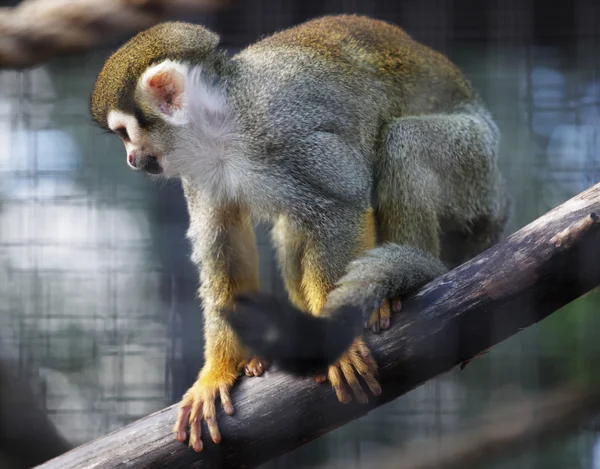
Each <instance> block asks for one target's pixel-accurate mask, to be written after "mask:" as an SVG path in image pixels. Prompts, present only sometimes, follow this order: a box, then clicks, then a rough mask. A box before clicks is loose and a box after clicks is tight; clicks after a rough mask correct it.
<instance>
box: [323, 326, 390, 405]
mask: <svg viewBox="0 0 600 469" xmlns="http://www.w3.org/2000/svg"><path fill="white" fill-rule="evenodd" d="M376 374H377V364H376V363H375V360H374V359H373V357H372V356H371V351H370V350H369V347H368V346H367V344H366V343H365V341H364V339H362V338H361V337H359V338H357V339H355V340H354V342H353V343H352V345H351V346H350V349H349V350H348V351H347V352H345V353H344V354H343V355H342V357H341V358H340V359H339V360H338V361H337V362H336V363H335V364H333V365H332V366H330V367H329V370H328V371H327V376H324V375H320V376H317V378H316V380H317V382H318V383H322V382H324V381H325V380H326V379H329V382H330V383H331V386H333V389H334V390H335V394H336V396H337V398H338V400H339V401H340V402H342V403H343V404H347V403H348V402H350V401H351V400H352V397H351V395H350V393H349V392H348V389H347V387H346V385H345V384H344V380H345V381H346V383H347V384H348V385H350V388H351V389H352V392H353V394H354V396H355V397H356V400H357V401H358V402H360V403H366V402H367V401H368V400H369V399H368V397H367V394H366V393H365V392H364V390H363V388H362V386H361V385H360V382H359V381H358V375H360V376H361V377H362V379H363V380H364V381H365V383H367V386H368V387H369V389H370V390H371V392H372V393H373V394H374V395H376V396H379V395H380V394H381V386H380V385H379V383H378V382H377V379H376V378H375V376H376Z"/></svg>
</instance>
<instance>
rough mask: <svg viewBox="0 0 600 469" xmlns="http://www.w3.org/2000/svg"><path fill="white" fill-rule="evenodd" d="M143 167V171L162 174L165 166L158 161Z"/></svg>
mask: <svg viewBox="0 0 600 469" xmlns="http://www.w3.org/2000/svg"><path fill="white" fill-rule="evenodd" d="M142 169H143V171H146V172H147V173H150V174H160V173H162V172H163V167H162V166H161V165H160V163H159V162H158V161H154V162H152V163H149V164H148V165H146V166H145V167H144V168H142Z"/></svg>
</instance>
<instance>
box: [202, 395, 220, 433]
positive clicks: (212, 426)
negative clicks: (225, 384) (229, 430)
mask: <svg viewBox="0 0 600 469" xmlns="http://www.w3.org/2000/svg"><path fill="white" fill-rule="evenodd" d="M204 420H206V425H207V426H208V432H209V433H210V437H211V438H212V441H214V442H215V443H220V442H221V433H219V426H218V425H217V409H216V408H215V396H212V398H211V399H207V400H206V401H205V402H204Z"/></svg>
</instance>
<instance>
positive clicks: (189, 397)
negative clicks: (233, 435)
mask: <svg viewBox="0 0 600 469" xmlns="http://www.w3.org/2000/svg"><path fill="white" fill-rule="evenodd" d="M233 372H234V373H233V374H232V373H222V374H218V373H210V372H209V373H206V375H204V376H203V374H202V373H201V374H200V377H199V378H198V380H197V381H196V382H195V383H194V385H193V386H192V387H191V388H190V389H189V390H188V392H186V393H185V395H184V396H183V399H182V400H181V403H180V404H179V412H178V414H177V421H176V423H175V427H174V428H173V431H174V432H175V433H176V438H177V440H179V441H181V442H184V441H185V440H186V437H187V435H186V427H187V426H188V424H189V427H190V442H189V444H190V446H191V447H192V448H193V449H194V451H197V452H200V451H202V447H203V444H202V438H201V437H202V420H204V421H206V425H207V427H208V432H209V433H210V437H211V439H212V441H214V442H215V443H219V442H220V441H221V433H220V432H219V427H218V425H217V410H216V407H215V400H216V399H217V397H220V398H221V405H222V406H223V409H224V410H225V412H226V413H227V414H228V415H232V414H233V412H234V409H233V404H232V403H231V397H229V390H230V389H231V386H232V385H233V382H234V381H235V370H233ZM232 375H233V379H232V377H231V376H232Z"/></svg>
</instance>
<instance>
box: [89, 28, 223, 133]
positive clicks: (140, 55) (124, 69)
mask: <svg viewBox="0 0 600 469" xmlns="http://www.w3.org/2000/svg"><path fill="white" fill-rule="evenodd" d="M218 44H219V36H218V35H217V34H215V33H213V32H211V31H209V30H207V29H206V28H203V27H202V26H199V25H195V24H190V23H182V22H166V23H161V24H158V25H156V26H153V27H151V28H149V29H147V30H145V31H142V32H140V33H139V34H137V35H136V36H135V37H133V38H132V39H130V40H129V41H128V42H127V43H125V44H124V45H123V46H122V47H121V48H119V49H118V50H117V51H116V52H115V53H114V54H113V55H112V56H111V57H110V58H109V59H108V60H107V61H106V63H105V64H104V67H103V68H102V70H101V71H100V73H99V75H98V78H97V79H96V84H95V86H94V90H93V92H92V96H91V100H90V108H91V112H92V117H93V118H94V120H95V121H96V122H97V123H98V124H99V125H100V126H102V127H104V128H108V123H107V116H108V113H109V112H110V111H111V110H120V111H124V112H127V113H129V114H132V115H136V114H137V113H139V111H140V110H139V109H137V108H136V105H135V101H134V95H135V88H136V85H137V82H138V79H139V78H140V76H141V75H142V74H143V73H144V71H145V70H146V69H147V68H148V67H149V66H151V65H153V64H156V63H160V62H162V61H163V60H166V59H170V60H174V61H180V62H184V63H188V64H192V65H197V64H200V63H203V62H204V61H205V60H206V59H207V58H208V57H209V56H211V54H212V53H213V52H214V51H215V49H216V47H217V45H218Z"/></svg>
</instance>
